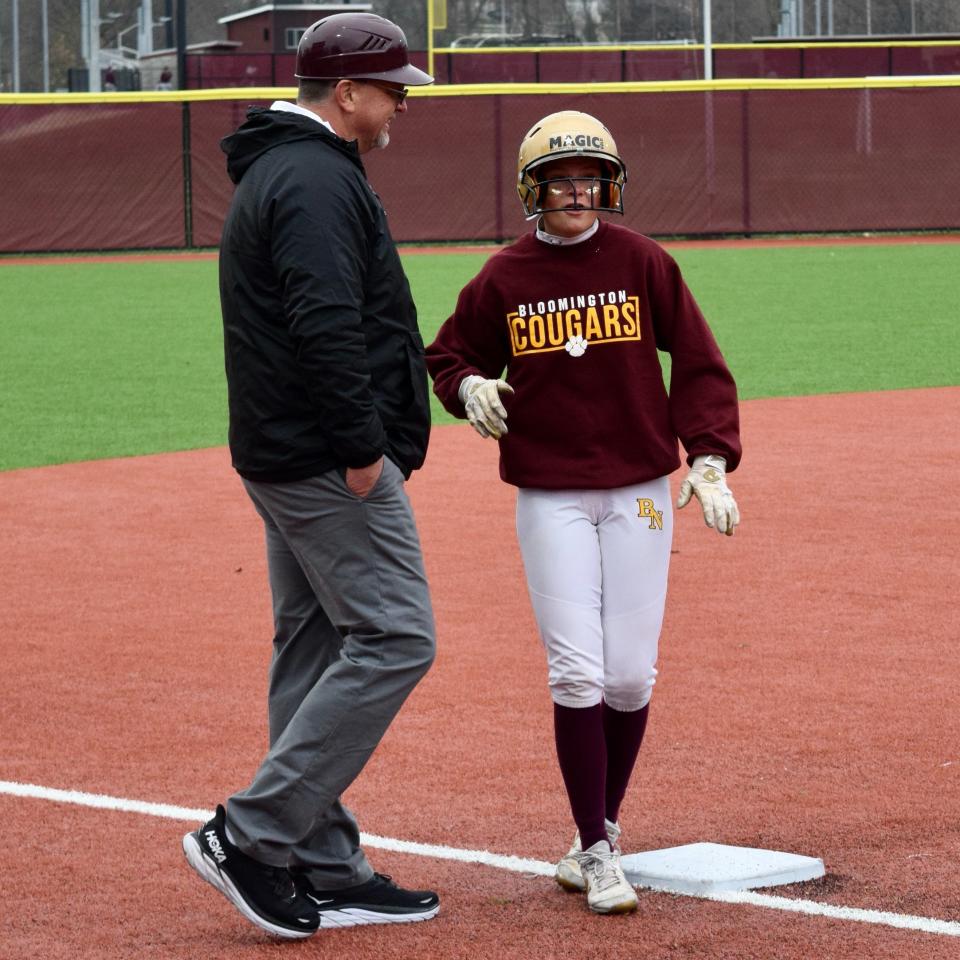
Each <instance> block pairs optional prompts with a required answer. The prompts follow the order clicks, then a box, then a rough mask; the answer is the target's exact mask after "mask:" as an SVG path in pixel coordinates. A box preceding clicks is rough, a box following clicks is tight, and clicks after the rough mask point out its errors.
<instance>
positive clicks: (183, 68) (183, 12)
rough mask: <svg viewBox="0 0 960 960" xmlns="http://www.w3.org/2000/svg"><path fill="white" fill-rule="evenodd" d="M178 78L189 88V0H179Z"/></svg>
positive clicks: (182, 88) (185, 87)
mask: <svg viewBox="0 0 960 960" xmlns="http://www.w3.org/2000/svg"><path fill="white" fill-rule="evenodd" d="M177 80H178V81H179V88H180V89H181V90H186V89H187V0H177Z"/></svg>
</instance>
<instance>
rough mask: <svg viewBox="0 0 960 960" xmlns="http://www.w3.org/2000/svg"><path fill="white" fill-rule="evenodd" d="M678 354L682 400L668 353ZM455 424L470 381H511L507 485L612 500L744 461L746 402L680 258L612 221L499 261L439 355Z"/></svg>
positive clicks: (504, 465)
mask: <svg viewBox="0 0 960 960" xmlns="http://www.w3.org/2000/svg"><path fill="white" fill-rule="evenodd" d="M658 349H659V350H663V351H665V352H667V353H669V354H670V355H671V358H672V369H671V376H670V393H669V396H668V395H667V391H666V389H665V388H664V385H663V377H662V373H661V369H660V361H659V359H658V358H657V350H658ZM427 368H428V369H429V371H430V375H431V376H432V377H433V380H434V391H435V392H436V394H437V397H438V398H439V399H440V402H441V403H442V404H443V405H444V407H445V408H446V409H447V410H449V411H450V413H452V414H453V415H454V416H457V417H461V418H463V417H464V416H465V412H464V408H463V404H462V403H461V402H460V400H459V398H458V396H457V392H458V390H459V387H460V383H461V381H462V380H463V378H464V377H466V376H468V375H470V374H475V375H479V376H482V377H488V378H490V377H499V376H501V374H502V373H503V370H504V368H506V380H507V382H508V383H509V384H510V385H511V386H512V387H513V389H514V390H515V391H516V392H515V394H514V396H512V397H510V396H507V397H504V398H503V401H504V405H505V406H506V408H507V413H508V416H507V428H508V430H509V433H508V434H507V435H506V436H504V437H503V438H502V439H501V440H500V441H499V442H500V476H501V477H502V478H503V479H504V480H505V481H506V482H507V483H512V484H515V485H516V486H518V487H539V488H544V489H551V490H562V489H609V488H611V487H622V486H626V485H627V484H632V483H642V482H644V481H647V480H652V479H654V478H655V477H661V476H664V475H665V474H668V473H670V472H671V471H673V470H675V469H676V468H677V467H678V466H679V465H680V458H679V456H678V451H677V439H678V438H679V439H680V441H681V442H682V443H683V446H684V448H685V449H686V451H687V455H688V456H687V459H688V461H692V459H693V457H695V456H698V455H700V454H708V453H714V454H720V455H721V456H723V457H726V460H727V469H728V470H733V469H735V468H736V466H737V464H738V463H739V462H740V436H739V415H738V409H737V390H736V385H735V384H734V382H733V377H732V376H731V375H730V371H729V370H728V369H727V366H726V364H725V363H724V360H723V357H722V356H721V354H720V350H719V348H718V347H717V344H716V341H715V340H714V338H713V335H712V334H711V332H710V329H709V327H708V326H707V323H706V321H705V320H704V318H703V314H702V313H701V312H700V309H699V307H698V306H697V304H696V302H695V301H694V299H693V296H692V295H691V293H690V291H689V290H688V289H687V286H686V284H685V283H684V282H683V278H682V277H681V275H680V269H679V267H677V264H676V263H675V261H674V260H673V258H672V257H671V256H670V255H669V254H668V253H667V252H666V251H665V250H664V249H663V248H662V247H661V246H660V245H659V244H657V243H656V242H655V241H653V240H651V239H649V238H648V237H644V236H641V235H640V234H638V233H634V232H633V231H632V230H628V229H626V228H624V227H621V226H617V225H614V224H610V223H604V222H601V224H600V227H599V229H598V230H597V232H596V233H595V234H594V235H593V236H592V237H590V238H589V239H587V240H584V241H583V242H581V243H577V244H573V245H569V246H554V245H552V244H547V243H544V242H543V241H542V240H538V239H537V237H536V234H535V233H530V234H528V235H527V236H524V237H521V238H520V239H519V240H517V241H516V242H515V243H513V244H512V245H511V246H509V247H507V248H505V249H504V250H501V251H500V252H498V253H497V254H495V255H494V256H492V257H491V258H490V259H489V260H488V261H487V263H486V264H485V266H484V267H483V269H482V270H481V271H480V273H479V274H478V275H477V276H476V277H475V278H474V279H473V280H471V281H470V283H468V284H467V286H466V287H464V288H463V290H462V291H461V293H460V297H459V299H458V300H457V307H456V310H455V311H454V313H453V315H452V316H451V317H450V318H449V319H448V320H447V321H446V322H445V323H444V325H443V326H442V327H441V328H440V331H439V333H438V334H437V338H436V340H434V342H433V343H432V344H431V345H430V346H429V347H428V348H427Z"/></svg>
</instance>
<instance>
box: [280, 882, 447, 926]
mask: <svg viewBox="0 0 960 960" xmlns="http://www.w3.org/2000/svg"><path fill="white" fill-rule="evenodd" d="M297 883H298V885H299V886H300V887H301V889H302V890H303V892H304V894H305V895H306V897H307V899H308V900H309V901H310V902H311V903H312V904H314V905H315V909H316V911H317V913H318V915H319V918H320V928H321V929H325V928H327V927H356V926H360V925H361V924H365V923H413V922H415V921H417V920H431V919H432V918H433V917H435V916H436V915H437V912H438V911H439V909H440V898H439V897H438V896H437V895H436V894H435V893H434V892H433V891H432V890H404V889H403V888H402V887H398V886H397V885H396V884H395V883H394V882H393V880H391V879H390V877H388V876H385V875H384V874H382V873H375V874H374V875H373V876H372V877H371V878H370V879H369V880H368V881H367V882H366V883H361V884H358V885H357V886H355V887H346V888H345V889H343V890H316V889H314V887H313V885H312V884H311V883H310V882H309V881H308V880H306V879H305V878H300V877H298V878H297Z"/></svg>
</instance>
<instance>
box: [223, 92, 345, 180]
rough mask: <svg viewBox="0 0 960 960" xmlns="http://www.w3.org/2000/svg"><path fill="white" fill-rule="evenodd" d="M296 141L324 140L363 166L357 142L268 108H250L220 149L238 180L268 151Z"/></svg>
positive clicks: (284, 112) (295, 115) (233, 177)
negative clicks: (240, 123) (242, 121)
mask: <svg viewBox="0 0 960 960" xmlns="http://www.w3.org/2000/svg"><path fill="white" fill-rule="evenodd" d="M297 140H322V141H323V142H324V143H326V144H329V145H330V146H332V147H334V148H335V149H337V150H340V151H341V152H342V153H345V154H346V155H347V156H349V157H350V158H351V159H352V160H353V161H354V163H356V164H357V165H358V166H359V167H360V169H361V170H362V169H363V164H362V163H361V162H360V154H359V152H358V151H357V145H356V141H347V140H342V139H341V138H340V137H338V136H337V135H336V134H334V133H331V132H330V131H329V130H328V129H327V128H326V127H324V126H321V125H320V124H319V123H317V122H316V121H315V120H311V119H310V118H309V117H304V116H302V115H301V114H298V113H290V112H288V111H286V110H270V109H268V108H267V107H251V108H250V110H248V111H247V119H246V120H245V121H244V123H243V124H242V125H241V126H240V127H239V128H238V129H237V130H236V131H235V132H234V133H231V134H230V135H229V136H227V137H224V138H223V139H222V140H221V141H220V149H221V150H222V151H223V152H224V153H225V154H226V155H227V173H228V174H229V175H230V179H231V180H232V181H233V182H234V183H239V182H240V180H241V178H242V177H243V175H244V174H245V173H246V172H247V170H249V169H250V167H251V166H252V165H253V163H254V162H255V161H256V160H257V159H258V158H259V157H261V156H263V154H265V153H266V152H267V151H268V150H272V149H273V148H274V147H278V146H281V145H282V144H285V143H293V142H295V141H297Z"/></svg>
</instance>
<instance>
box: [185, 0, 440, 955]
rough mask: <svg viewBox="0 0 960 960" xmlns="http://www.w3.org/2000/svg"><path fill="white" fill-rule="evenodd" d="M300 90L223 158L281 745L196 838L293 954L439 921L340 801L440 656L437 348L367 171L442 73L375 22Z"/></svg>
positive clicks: (331, 32)
mask: <svg viewBox="0 0 960 960" xmlns="http://www.w3.org/2000/svg"><path fill="white" fill-rule="evenodd" d="M296 75H297V77H298V79H299V93H298V97H297V102H296V103H286V102H281V101H278V102H275V103H274V104H272V106H271V107H270V108H269V109H264V108H256V109H252V110H251V111H250V112H249V114H248V116H247V120H246V122H245V123H244V124H243V125H242V126H241V127H240V128H239V129H238V130H237V131H236V132H235V133H234V134H232V135H231V136H229V137H227V138H226V139H225V140H224V141H223V144H222V147H223V149H224V151H225V152H226V154H227V158H228V160H227V167H228V171H229V174H230V177H231V179H232V180H233V181H234V183H236V185H237V187H236V192H235V194H234V198H233V203H232V205H231V207H230V211H229V214H228V216H227V219H226V223H225V226H224V231H223V239H222V244H221V249H220V294H221V304H222V312H223V324H224V340H225V351H226V370H227V385H228V391H229V407H230V451H231V455H232V458H233V465H234V467H235V468H236V470H237V471H238V472H239V474H240V476H241V477H242V478H243V483H244V486H245V488H246V490H247V492H248V493H249V495H250V497H251V499H252V500H253V503H254V506H255V507H256V509H257V512H258V513H259V514H260V516H261V518H262V519H263V523H264V525H265V527H266V544H267V558H268V565H269V575H270V586H271V591H272V596H273V615H274V627H275V635H274V638H273V659H272V664H271V668H270V685H269V721H270V749H269V752H268V753H267V755H266V757H265V759H264V760H263V763H262V765H261V766H260V769H259V770H257V772H256V773H255V775H254V777H253V780H252V782H251V783H250V785H249V786H247V787H246V789H244V790H241V791H240V792H238V793H235V794H234V795H233V796H231V797H230V798H229V800H228V801H227V802H226V804H225V805H224V806H219V807H218V808H217V812H216V816H215V817H214V818H213V819H212V820H210V821H209V822H208V823H206V824H204V825H202V826H201V827H200V828H199V829H198V830H197V831H195V832H193V833H189V834H187V835H186V836H185V837H184V841H183V845H184V851H185V853H186V856H187V859H188V861H189V862H190V864H191V866H193V867H194V869H195V870H197V872H198V873H199V874H200V875H201V876H202V877H203V878H204V879H206V880H208V881H209V882H210V883H212V884H213V885H214V886H215V887H216V888H217V889H218V890H219V891H220V892H221V893H223V894H224V895H225V896H226V897H228V898H229V899H230V900H231V901H232V902H233V903H234V905H235V906H236V907H237V908H238V909H239V910H240V912H241V913H242V914H243V915H244V916H245V917H247V919H249V920H251V921H252V922H253V923H255V924H257V925H258V926H260V927H261V928H263V929H265V930H267V931H269V932H271V933H273V934H275V935H276V936H280V937H286V938H300V937H307V936H310V935H311V934H312V933H313V932H314V931H316V930H317V929H318V927H327V926H344V925H347V926H350V925H355V924H362V923H389V922H409V921H411V920H426V919H429V918H431V917H433V916H435V915H436V913H437V911H438V909H439V899H438V897H437V895H436V894H435V893H433V892H431V891H410V890H404V889H401V888H400V887H398V886H397V885H396V884H394V883H393V882H392V881H391V880H390V879H389V878H388V877H384V876H382V875H380V874H377V873H374V871H373V869H372V868H371V866H370V864H369V863H368V862H367V859H366V857H365V855H364V853H363V851H362V850H361V849H360V846H359V831H358V827H357V824H356V822H355V820H354V818H353V816H352V815H351V814H350V812H349V811H348V810H347V809H346V808H345V807H344V806H343V804H342V803H341V802H340V796H341V794H342V793H343V791H344V790H345V789H346V788H347V787H348V786H349V785H350V783H351V782H352V781H353V780H354V779H355V777H356V776H357V775H358V774H359V773H360V771H361V770H362V769H363V766H364V764H365V763H366V762H367V759H368V758H369V757H370V754H371V753H372V752H373V750H374V749H375V747H376V746H377V744H378V743H379V742H380V739H381V737H382V736H383V734H384V732H385V731H386V729H387V727H388V726H389V724H390V722H391V721H392V719H393V717H394V716H395V715H396V713H397V711H398V710H399V709H400V706H401V705H402V704H403V702H404V700H405V699H406V697H407V695H408V694H409V693H410V691H411V690H412V689H413V687H414V686H415V685H416V683H417V682H418V681H419V680H420V678H421V677H422V676H423V675H424V673H426V671H427V669H428V668H429V666H430V664H431V662H432V660H433V656H434V623H433V613H432V609H431V604H430V596H429V593H428V589H427V583H426V578H425V576H424V570H423V560H422V556H421V551H420V544H419V540H418V536H417V530H416V526H415V523H414V518H413V514H412V511H411V508H410V504H409V501H408V499H407V497H406V494H405V492H404V487H403V484H404V480H405V479H406V478H408V477H409V475H410V473H411V472H412V471H413V470H415V469H417V468H418V467H419V466H420V465H421V464H422V463H423V460H424V456H425V454H426V448H427V439H428V435H429V430H430V412H429V405H428V399H427V382H426V368H425V364H424V357H423V342H422V340H421V337H420V333H419V330H418V328H417V317H416V309H415V307H414V304H413V300H412V298H411V295H410V288H409V285H408V283H407V279H406V277H405V275H404V272H403V268H402V266H401V263H400V258H399V256H398V254H397V251H396V247H395V245H394V242H393V240H392V238H391V236H390V232H389V229H388V226H387V221H386V217H385V215H384V211H383V208H382V207H381V205H380V202H379V200H378V198H377V196H376V194H374V192H373V190H372V189H371V188H370V185H369V184H368V182H367V179H366V176H365V173H364V168H363V164H362V162H361V155H362V154H364V153H366V152H368V151H369V150H372V149H374V148H376V147H381V148H382V147H385V146H386V145H387V143H388V142H389V139H390V125H391V122H392V121H393V120H394V119H396V118H398V117H402V116H403V114H404V113H405V112H406V110H407V105H406V103H405V97H406V85H420V84H428V83H431V82H432V81H433V78H432V77H430V76H429V75H427V74H426V73H423V72H422V71H421V70H418V69H417V68H416V67H413V66H412V65H411V64H410V63H409V57H408V52H407V45H406V40H405V38H404V35H403V32H402V31H401V30H400V29H399V28H398V27H397V26H396V25H395V24H393V23H391V22H390V21H389V20H384V19H383V18H381V17H378V16H374V15H372V14H367V13H346V14H337V15H334V16H330V17H326V18H324V19H323V20H320V21H318V22H317V23H315V24H314V25H313V26H312V27H310V29H309V30H307V32H306V33H305V34H304V36H303V39H302V40H301V42H300V46H299V49H298V52H297V69H296ZM207 666H208V667H209V665H207ZM224 747H225V749H229V744H228V743H227V744H225V745H224Z"/></svg>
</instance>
